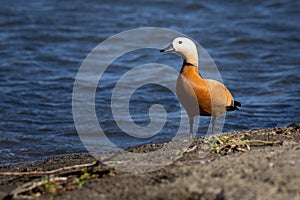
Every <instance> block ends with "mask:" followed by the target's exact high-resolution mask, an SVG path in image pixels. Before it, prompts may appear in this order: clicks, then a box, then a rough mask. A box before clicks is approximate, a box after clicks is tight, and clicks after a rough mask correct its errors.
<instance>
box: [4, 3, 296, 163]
mask: <svg viewBox="0 0 300 200" xmlns="http://www.w3.org/2000/svg"><path fill="white" fill-rule="evenodd" d="M299 18H300V4H299V1H290V2H287V1H279V0H274V1H271V0H267V1H257V2H249V1H233V2H230V3H229V2H228V3H224V2H223V1H213V2H202V3H201V2H199V1H174V2H173V3H168V2H161V1H157V2H156V1H152V2H142V3H141V2H139V1H136V2H132V3H128V2H127V3H125V2H118V1H107V2H105V1H104V2H101V3H100V2H93V1H88V0H86V1H72V3H68V2H63V1H57V0H54V1H30V2H29V1H13V2H10V1H2V3H1V8H0V25H1V31H0V44H1V48H0V57H1V62H0V80H1V81H0V94H1V100H0V111H1V115H0V145H1V147H0V164H8V163H17V162H24V161H31V160H37V159H42V158H45V157H48V156H52V155H61V154H68V153H75V152H77V153H82V152H86V149H85V148H84V146H83V144H82V143H81V141H80V139H79V137H78V135H77V132H76V129H75V126H74V122H73V116H72V105H71V102H72V89H73V84H74V80H75V76H76V73H77V70H78V69H79V67H80V65H81V62H82V61H83V59H84V58H85V57H86V56H87V54H88V53H89V52H90V51H91V50H92V49H93V48H94V47H95V46H96V45H98V44H99V43H100V42H101V41H103V40H104V39H106V38H108V37H110V36H113V35H114V34H117V33H119V32H122V31H125V30H128V29H132V28H137V27H144V26H153V27H163V28H170V29H173V30H176V31H180V32H182V33H184V34H187V35H188V36H190V37H191V38H193V39H195V40H197V41H198V42H199V43H200V44H201V45H202V46H204V48H205V49H206V50H207V51H208V53H209V54H210V55H211V57H212V58H213V59H214V61H215V62H216V64H217V66H218V68H219V70H220V72H221V74H222V77H223V80H224V84H225V85H226V86H227V87H228V88H229V89H230V90H231V92H232V93H233V95H234V97H235V99H236V100H238V101H240V102H241V103H242V106H243V107H242V109H241V111H239V112H234V113H230V114H228V115H227V118H226V124H225V126H224V129H223V131H233V130H242V129H254V128H267V127H274V126H288V125H290V124H294V123H299V119H300V110H299V104H300V87H299V83H300V81H299V80H300V73H299V72H300V71H299V63H300V48H299V45H300V34H299V33H300V24H299ZM153 61H155V62H157V63H163V64H169V65H171V66H174V69H176V70H178V71H179V70H180V67H181V59H180V58H179V57H177V56H175V55H172V54H170V55H161V54H159V53H158V52H157V51H154V50H149V51H137V52H136V53H131V54H128V55H127V56H126V57H122V58H120V59H119V60H117V61H116V62H115V63H114V65H113V66H112V68H110V70H111V72H112V73H110V75H109V76H107V78H106V79H104V80H105V81H104V82H102V83H101V84H103V85H104V86H105V88H106V89H107V90H105V91H98V92H97V95H96V97H97V100H96V110H97V113H98V118H99V113H105V114H106V115H105V116H104V117H105V120H103V119H101V118H100V119H99V120H100V121H101V120H102V122H103V124H101V125H102V126H103V127H104V129H105V130H106V131H108V132H109V135H110V137H111V139H112V140H113V141H114V142H116V143H120V144H122V145H121V146H131V145H136V144H138V141H136V140H133V139H132V138H130V137H127V136H126V135H124V134H122V132H121V131H120V130H119V129H118V127H116V126H115V123H114V122H113V118H112V116H111V115H110V112H111V111H110V110H109V108H108V107H107V106H105V104H107V102H108V100H109V95H108V96H106V97H107V98H104V99H103V98H102V99H101V98H100V97H101V95H102V93H101V92H104V93H103V94H110V93H111V87H112V86H113V85H114V84H115V80H117V78H118V77H120V76H121V75H122V73H125V72H126V70H129V69H131V68H133V67H134V66H137V65H139V64H144V63H149V62H153ZM200 61H201V58H200ZM123 66H124V67H123ZM113 67H116V68H113ZM200 72H201V68H200ZM153 91H155V92H153ZM105 92H107V93H105ZM151 94H156V95H154V96H153V95H152V96H151ZM102 96H103V95H102ZM175 100H176V97H175V96H174V95H173V94H172V93H170V91H168V90H165V89H164V88H161V87H159V86H155V85H146V86H144V87H143V88H140V89H139V90H138V91H137V92H136V93H135V95H134V96H133V97H132V104H131V113H132V118H133V119H134V120H136V123H137V124H140V125H147V123H149V117H148V115H147V113H148V112H146V111H147V110H148V109H149V107H150V106H151V103H153V102H156V103H161V104H163V105H164V106H165V107H166V109H167V110H168V111H169V112H170V113H171V114H170V116H171V119H172V117H173V118H174V119H176V117H177V114H178V102H176V101H175ZM200 124H201V125H200V128H199V130H198V134H201V133H203V132H205V131H206V128H207V127H206V126H207V125H208V119H205V118H203V120H202V119H201V122H200ZM205 127H206V128H205ZM177 128H178V120H168V122H167V124H166V126H165V127H164V129H163V132H164V133H165V134H160V135H158V136H157V137H154V138H150V139H148V140H146V141H144V142H163V141H165V140H167V139H168V137H169V136H170V135H172V133H174V132H176V130H177Z"/></svg>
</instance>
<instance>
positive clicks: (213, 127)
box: [211, 116, 223, 144]
mask: <svg viewBox="0 0 300 200" xmlns="http://www.w3.org/2000/svg"><path fill="white" fill-rule="evenodd" d="M216 119H217V117H215V116H212V120H211V135H212V136H213V138H214V141H215V142H216V141H217V142H219V143H220V144H222V143H223V142H222V141H221V140H220V138H219V137H218V136H216V135H214V130H215V124H216Z"/></svg>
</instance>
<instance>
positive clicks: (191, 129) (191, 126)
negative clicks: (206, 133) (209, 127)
mask: <svg viewBox="0 0 300 200" xmlns="http://www.w3.org/2000/svg"><path fill="white" fill-rule="evenodd" d="M189 122H190V140H192V139H193V125H194V118H189Z"/></svg>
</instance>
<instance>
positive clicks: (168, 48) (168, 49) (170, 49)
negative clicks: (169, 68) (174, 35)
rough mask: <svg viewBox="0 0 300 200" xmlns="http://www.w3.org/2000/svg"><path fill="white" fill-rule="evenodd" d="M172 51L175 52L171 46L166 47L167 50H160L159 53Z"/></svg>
mask: <svg viewBox="0 0 300 200" xmlns="http://www.w3.org/2000/svg"><path fill="white" fill-rule="evenodd" d="M173 51H175V49H174V47H173V45H172V44H171V45H170V46H168V47H167V48H164V49H161V50H160V52H173Z"/></svg>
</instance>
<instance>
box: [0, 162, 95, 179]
mask: <svg viewBox="0 0 300 200" xmlns="http://www.w3.org/2000/svg"><path fill="white" fill-rule="evenodd" d="M97 164H98V162H93V163H88V164H81V165H72V166H67V167H62V168H58V169H54V170H50V171H33V172H0V176H24V175H49V174H55V173H57V172H60V171H66V170H71V169H76V168H81V167H91V166H94V165H97Z"/></svg>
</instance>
